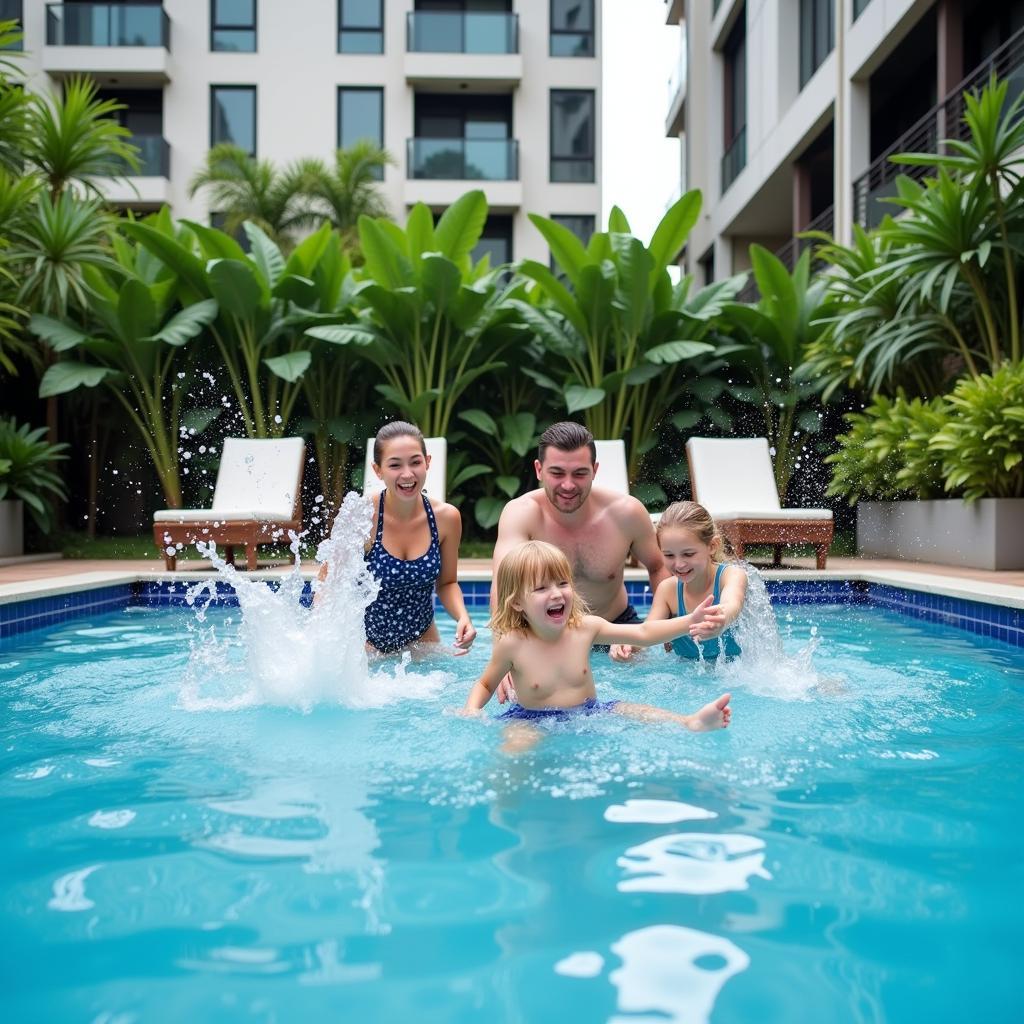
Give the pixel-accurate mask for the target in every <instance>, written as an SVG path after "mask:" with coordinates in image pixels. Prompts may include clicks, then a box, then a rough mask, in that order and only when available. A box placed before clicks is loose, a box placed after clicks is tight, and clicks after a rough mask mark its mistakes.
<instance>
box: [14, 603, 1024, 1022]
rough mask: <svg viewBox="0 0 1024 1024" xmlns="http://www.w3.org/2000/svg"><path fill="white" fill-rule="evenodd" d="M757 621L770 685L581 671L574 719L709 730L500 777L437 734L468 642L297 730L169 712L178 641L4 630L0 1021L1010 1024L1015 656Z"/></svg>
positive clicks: (800, 615) (492, 759)
mask: <svg viewBox="0 0 1024 1024" xmlns="http://www.w3.org/2000/svg"><path fill="white" fill-rule="evenodd" d="M778 613H779V617H780V620H781V624H782V628H783V634H784V638H785V649H786V653H787V658H786V659H785V660H784V661H783V663H781V664H779V665H776V666H765V665H761V666H758V667H757V670H756V671H753V670H751V669H749V668H745V667H744V665H743V664H742V663H741V664H739V665H737V666H733V667H731V668H726V677H725V678H716V677H715V675H714V674H711V673H708V672H704V671H702V670H700V669H699V668H695V667H694V666H690V665H684V666H680V664H679V663H678V662H676V661H674V660H673V659H672V658H670V657H668V656H666V655H664V654H663V653H662V652H660V651H657V652H650V653H649V654H648V655H647V656H646V658H645V659H644V660H643V661H642V662H641V663H639V664H638V665H636V666H631V667H628V668H623V667H621V666H615V665H613V664H611V663H610V662H609V661H607V659H603V658H596V659H595V662H594V668H595V676H596V679H597V682H598V686H599V693H600V695H601V696H602V697H612V696H618V697H623V698H627V699H633V700H643V701H648V702H650V703H654V704H661V705H664V706H667V707H671V708H674V709H677V710H690V709H692V708H693V707H696V706H697V705H698V704H701V703H703V702H705V701H706V700H707V699H709V698H710V697H711V696H713V695H714V694H717V693H718V692H721V690H723V689H730V690H731V691H732V693H733V702H734V707H735V717H734V725H733V727H732V728H731V729H729V730H728V731H727V732H725V733H717V734H714V735H709V736H691V735H686V734H682V733H680V732H678V731H675V730H673V729H670V728H667V727H652V726H643V725H638V724H636V723H633V722H629V721H626V720H621V719H618V718H616V717H615V716H609V717H599V718H590V719H587V720H585V722H583V723H580V724H579V725H578V726H572V727H563V728H557V729H554V730H553V731H552V733H551V735H550V736H547V737H546V738H545V740H544V742H543V743H542V744H541V745H540V746H539V747H538V748H537V749H536V750H535V751H533V752H532V753H530V754H529V755H526V756H524V757H520V758H517V759H514V760H511V759H508V758H505V757H502V756H501V755H499V754H498V752H497V746H498V742H499V737H500V731H499V729H498V728H497V727H494V726H491V727H488V726H487V725H484V724H481V723H478V722H473V721H466V720H463V719H460V718H457V717H454V716H452V715H451V714H447V713H446V712H447V711H448V710H449V709H452V708H455V707H458V706H459V705H461V703H462V701H463V699H464V697H465V694H466V692H467V690H468V687H469V684H470V681H471V679H472V678H473V676H474V673H475V672H476V671H478V670H479V669H480V667H481V666H482V664H483V662H484V660H485V658H486V654H487V642H486V640H487V638H486V635H484V636H483V637H482V638H481V642H480V643H479V645H478V647H477V649H476V650H474V652H473V653H472V654H471V655H470V656H469V657H467V658H466V659H459V660H456V659H452V658H447V657H441V656H438V657H436V658H434V659H428V660H427V661H425V662H422V663H419V664H415V665H411V666H409V667H408V668H407V669H406V670H405V671H406V673H407V675H406V677H405V678H404V679H403V678H401V677H400V676H399V678H398V679H397V680H396V679H395V678H394V668H393V666H394V663H393V662H392V663H390V664H391V670H390V672H391V677H390V681H389V682H388V684H387V686H386V687H385V688H384V689H385V691H386V693H387V695H388V696H387V699H388V700H389V701H390V702H389V703H386V704H385V705H384V706H381V707H377V708H369V709H361V710H346V709H343V708H338V707H332V706H327V705H325V704H323V703H321V704H318V705H317V706H316V707H315V708H314V709H313V710H312V711H311V712H309V713H308V714H303V713H301V712H299V711H295V710H291V709H288V708H283V707H268V706H255V707H246V708H241V709H238V710H219V709H218V707H219V704H218V701H221V700H222V698H224V697H225V694H223V693H220V692H219V691H218V689H217V686H216V684H215V683H214V684H213V685H212V686H211V687H210V688H208V689H206V690H205V691H204V692H203V693H202V694H197V693H195V692H194V691H193V690H190V689H189V688H188V687H187V686H186V683H185V681H186V679H187V677H188V675H189V672H188V669H187V666H188V661H189V652H188V645H189V641H190V640H191V639H193V636H194V634H193V633H192V632H191V631H190V630H191V622H192V617H191V614H190V613H187V612H184V611H181V610H168V609H158V608H145V607H132V608H128V609H125V610H119V611H116V612H111V613H108V614H103V615H96V616H94V617H87V618H81V619H78V620H75V621H72V622H69V623H66V624H62V625H60V626H57V627H54V628H52V629H49V630H45V631H36V632H35V633H33V634H32V635H31V636H30V637H29V638H27V639H26V640H24V641H19V642H16V643H14V644H12V645H11V646H8V647H6V648H5V649H4V650H3V651H0V707H2V712H0V722H2V726H0V729H2V745H0V750H2V752H3V762H2V775H0V809H2V814H3V819H2V820H3V821H4V823H5V831H6V836H5V841H4V843H3V844H2V846H0V893H2V897H0V935H2V940H0V942H2V953H3V955H2V957H0V963H2V965H3V966H2V981H3V984H2V987H0V1008H2V1009H3V1010H4V1011H5V1012H4V1017H5V1019H8V1020H18V1021H54V1020H61V1021H79V1020H81V1021H102V1022H105V1024H112V1022H114V1021H117V1022H127V1021H152V1020H168V1021H172V1020H173V1021H177V1020H183V1019H189V1020H196V1021H204V1020H210V1021H236V1020H237V1021H291V1020H296V1021H298V1020H302V1021H306V1020H322V1019H344V1020H358V1021H397V1020H406V1019H408V1020H415V1021H438V1022H441V1021H444V1022H450V1021H479V1020H481V1019H491V1020H495V1021H508V1020H522V1021H529V1022H531V1024H532V1022H544V1021H562V1020H566V1019H571V1020H578V1021H606V1020H613V1021H616V1022H625V1021H639V1020H648V1021H650V1020H659V1021H679V1022H691V1021H703V1020H710V1021H714V1022H734V1021H735V1022H749V1021H760V1020H766V1021H767V1020H778V1021H796V1020H807V1021H865V1022H876V1021H877V1022H881V1021H885V1022H904V1021H907V1022H909V1021H915V1022H916V1021H920V1020H933V1021H960V1020H984V1021H986V1022H996V1021H1011V1020H1018V1019H1019V1015H1020V1005H1021V1004H1020V984H1019V980H1018V978H1017V973H1016V972H1017V962H1018V959H1019V934H1020V929H1019V925H1018V923H1017V921H1016V915H1017V913H1018V908H1019V906H1020V905H1021V896H1022V892H1024V884H1022V883H1024V878H1022V875H1024V868H1022V860H1021V857H1020V852H1019V851H1020V829H1019V824H1018V823H1019V822H1020V820H1021V819H1022V813H1021V812H1022V810H1024V807H1022V802H1024V799H1022V796H1021V792H1022V785H1021V783H1022V778H1021V775H1022V772H1021V757H1020V722H1021V720H1022V712H1024V706H1022V705H1024V701H1022V686H1021V683H1022V681H1024V653H1022V652H1021V651H1020V650H1019V649H1017V648H1013V647H1010V646H1009V645H1007V644H1003V643H999V642H997V641H992V640H986V639H983V638H979V637H975V636H971V635H969V634H967V633H964V632H960V631H955V630H950V629H947V628H944V627H941V626H936V625H932V624H929V623H926V622H921V621H916V620H913V619H909V618H905V617H902V616H900V615H898V614H895V613H892V612H888V611H884V610H880V609H877V608H868V607H849V606H846V607H844V606H839V607H836V606H821V607H816V606H809V607H808V606H797V607H792V608H780V609H779V610H778ZM229 620H230V621H229ZM442 625H443V626H445V627H446V628H448V635H449V636H450V623H448V624H445V623H442ZM208 626H212V627H213V628H215V629H216V630H217V631H218V632H219V634H220V635H221V636H226V637H228V639H230V637H231V634H232V631H233V630H234V629H236V628H237V612H236V611H234V610H231V609H215V610H211V611H210V612H209V618H208ZM808 643H811V645H812V646H813V644H814V643H816V644H817V647H816V649H815V650H814V651H813V654H812V655H808V654H807V653H806V651H805V653H804V654H802V655H801V654H800V653H799V652H800V651H801V649H805V648H806V646H807V645H808ZM281 657H282V658H288V657H289V652H288V651H287V650H282V651H281ZM382 692H384V691H382ZM197 698H202V699H197ZM222 703H223V706H227V703H228V702H227V701H226V700H223V701H222Z"/></svg>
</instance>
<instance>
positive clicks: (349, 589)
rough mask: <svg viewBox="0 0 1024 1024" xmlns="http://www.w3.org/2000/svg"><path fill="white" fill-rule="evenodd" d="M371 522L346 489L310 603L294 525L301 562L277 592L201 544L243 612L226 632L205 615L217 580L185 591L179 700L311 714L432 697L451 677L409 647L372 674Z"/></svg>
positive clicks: (196, 706)
mask: <svg viewBox="0 0 1024 1024" xmlns="http://www.w3.org/2000/svg"><path fill="white" fill-rule="evenodd" d="M372 520H373V506H372V505H371V503H370V502H368V501H366V499H364V498H363V497H362V496H361V495H359V494H356V493H355V492H349V493H348V494H347V495H346V496H345V500H344V502H343V503H342V505H341V508H340V509H339V510H338V515H337V517H336V519H335V521H334V526H333V528H332V529H331V533H330V536H329V537H328V538H327V539H326V540H324V541H323V542H322V543H321V544H320V546H319V547H318V548H317V552H316V558H317V561H318V562H319V563H320V564H322V565H323V564H325V565H326V566H327V569H326V571H325V575H324V577H323V578H322V579H318V580H315V581H314V582H313V594H314V601H313V603H312V606H308V605H306V604H304V603H303V591H304V589H305V583H306V581H305V578H304V577H303V575H302V573H301V571H300V570H301V556H300V553H299V542H300V540H301V538H300V537H298V536H296V535H295V534H294V532H292V531H289V536H290V539H291V550H292V553H293V554H294V555H295V564H294V566H293V568H292V570H291V572H289V573H287V574H286V575H285V576H283V577H282V579H281V581H280V585H279V586H278V587H277V588H276V589H274V588H272V587H270V586H269V585H268V584H267V583H266V582H265V581H263V580H253V579H250V578H248V577H247V576H245V575H243V574H242V573H239V572H237V571H236V570H235V568H234V566H232V565H228V564H227V563H226V562H225V561H224V560H223V559H222V558H220V557H219V556H218V554H217V551H216V546H215V545H214V544H212V543H209V544H206V543H203V542H200V543H198V544H197V545H196V547H197V548H198V550H199V552H200V554H201V555H202V556H203V557H204V558H208V559H209V560H210V562H211V564H212V565H213V568H214V569H215V570H216V571H217V576H218V579H219V580H221V581H222V582H224V583H227V584H228V585H230V586H231V587H232V588H233V589H234V592H235V594H236V595H237V596H238V607H239V613H240V619H239V621H238V622H237V626H236V628H233V629H231V630H230V631H222V630H220V629H219V628H218V626H217V625H216V624H211V623H210V622H209V621H208V619H207V613H206V607H207V604H206V602H204V601H203V600H202V599H203V598H204V597H206V598H207V599H209V598H212V597H214V596H215V595H216V583H217V580H204V581H202V582H201V583H197V584H196V585H195V586H193V587H190V588H189V591H188V594H187V596H186V601H187V603H188V604H189V605H190V606H192V607H194V608H195V609H196V627H197V635H196V636H194V638H193V643H192V647H191V652H190V657H189V664H188V669H187V671H186V675H185V680H184V682H183V684H182V688H181V694H180V697H181V703H182V706H183V707H185V708H186V709H187V710H209V709H218V710H231V709H235V708H244V707H252V706H255V705H260V704H274V705H281V706H285V707H294V708H299V709H301V710H302V711H309V710H311V709H312V708H313V707H314V706H315V705H317V704H321V703H328V704H338V705H342V706H344V707H350V708H367V707H381V706H383V705H385V704H390V703H393V702H394V701H397V700H400V699H402V698H405V697H418V698H422V697H428V696H436V694H437V693H438V692H439V691H440V690H441V688H442V686H443V685H444V684H445V683H446V682H447V681H449V680H450V678H451V676H450V675H449V674H448V673H444V672H439V671H428V672H420V673H412V672H410V671H409V670H408V669H409V664H410V660H411V659H410V656H409V654H408V653H406V654H405V655H403V657H402V660H401V662H399V663H398V664H395V663H394V662H393V661H391V662H390V663H389V667H388V668H381V669H379V670H378V671H374V672H371V671H370V666H369V661H368V657H367V651H366V632H365V629H364V625H363V614H364V612H365V611H366V608H367V607H368V606H369V605H370V604H372V603H373V601H374V600H375V599H376V597H377V592H378V590H379V589H380V585H379V584H378V582H377V580H376V579H375V578H374V577H373V575H372V574H371V573H370V572H369V570H368V569H367V567H366V563H365V562H364V560H363V547H364V543H365V540H366V538H367V537H368V536H369V533H370V526H371V523H372ZM231 625H232V626H235V624H234V623H232V624H231ZM222 632H223V633H224V635H221V633H222Z"/></svg>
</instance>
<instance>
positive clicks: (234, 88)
mask: <svg viewBox="0 0 1024 1024" xmlns="http://www.w3.org/2000/svg"><path fill="white" fill-rule="evenodd" d="M219 91H230V92H251V93H252V152H251V153H250V154H249V155H250V156H251V157H253V159H255V158H256V154H257V153H258V152H259V134H258V128H259V116H258V114H259V92H258V89H257V87H256V86H255V85H241V84H239V83H237V82H211V83H210V148H211V149H212V148H213V147H214V146H216V145H217V144H218V142H225V141H227V140H225V139H220V140H218V139H215V138H214V137H213V130H214V125H215V124H216V123H217V114H216V105H217V93H218V92H219ZM236 145H237V143H236Z"/></svg>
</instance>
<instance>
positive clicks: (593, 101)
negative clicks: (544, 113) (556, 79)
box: [548, 89, 597, 185]
mask: <svg viewBox="0 0 1024 1024" xmlns="http://www.w3.org/2000/svg"><path fill="white" fill-rule="evenodd" d="M556 95H562V96H565V95H583V96H589V97H590V153H589V154H586V155H582V156H556V155H555V118H554V110H555V96H556ZM585 160H589V161H590V177H589V178H587V179H584V180H580V179H569V180H563V179H560V178H555V177H554V176H553V174H552V171H553V170H554V168H555V164H556V163H568V162H580V163H582V162H583V161H585ZM548 181H549V182H550V183H551V184H553V185H590V184H593V183H594V182H596V181H597V90H596V89H550V90H548Z"/></svg>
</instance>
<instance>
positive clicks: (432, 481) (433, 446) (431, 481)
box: [363, 437, 448, 502]
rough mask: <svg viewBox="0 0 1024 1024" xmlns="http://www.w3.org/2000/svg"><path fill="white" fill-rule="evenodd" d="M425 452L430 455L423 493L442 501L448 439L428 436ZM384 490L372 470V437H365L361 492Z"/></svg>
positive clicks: (446, 476) (445, 481)
mask: <svg viewBox="0 0 1024 1024" xmlns="http://www.w3.org/2000/svg"><path fill="white" fill-rule="evenodd" d="M425 440H426V442H427V454H428V455H429V456H430V468H429V469H428V470H427V482H426V484H425V485H424V487H423V493H424V494H425V495H426V496H427V497H428V498H429V499H430V500H431V501H432V502H442V501H444V500H445V494H446V493H447V489H446V484H447V481H448V441H447V440H446V439H445V438H443V437H428V438H425ZM382 490H384V484H383V482H382V481H381V479H380V477H378V476H377V474H376V473H374V471H373V438H372V437H368V438H367V439H366V461H365V462H364V463H363V494H365V495H366V496H367V497H369V496H370V495H371V494H379V493H380V492H381V491H382Z"/></svg>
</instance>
